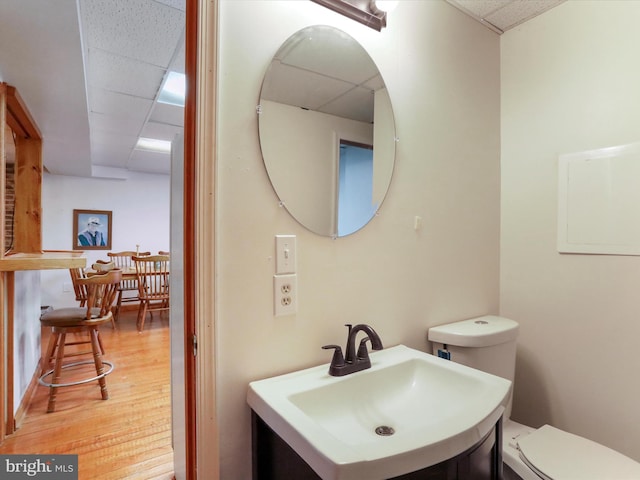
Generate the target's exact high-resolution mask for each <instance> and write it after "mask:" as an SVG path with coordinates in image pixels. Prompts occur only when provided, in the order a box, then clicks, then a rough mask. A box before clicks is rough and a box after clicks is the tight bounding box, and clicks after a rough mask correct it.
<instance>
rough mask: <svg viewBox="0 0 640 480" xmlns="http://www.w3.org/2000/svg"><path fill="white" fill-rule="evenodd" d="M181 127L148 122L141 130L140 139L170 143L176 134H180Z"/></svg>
mask: <svg viewBox="0 0 640 480" xmlns="http://www.w3.org/2000/svg"><path fill="white" fill-rule="evenodd" d="M182 131H183V129H182V127H177V126H175V125H167V124H166V123H156V122H148V123H147V124H146V125H145V126H144V128H143V129H142V133H141V134H140V136H141V137H145V138H157V139H158V140H168V141H170V142H172V141H173V140H174V138H175V136H176V135H177V134H178V133H182Z"/></svg>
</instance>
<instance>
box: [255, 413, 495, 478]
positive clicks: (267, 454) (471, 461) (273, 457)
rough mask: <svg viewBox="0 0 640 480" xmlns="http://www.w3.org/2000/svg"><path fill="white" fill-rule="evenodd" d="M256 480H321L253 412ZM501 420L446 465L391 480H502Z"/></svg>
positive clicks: (441, 464) (440, 464)
mask: <svg viewBox="0 0 640 480" xmlns="http://www.w3.org/2000/svg"><path fill="white" fill-rule="evenodd" d="M251 422H252V450H253V452H252V456H253V480H294V479H295V480H322V478H321V477H320V476H318V474H316V473H315V472H314V471H313V470H312V469H311V467H310V466H309V465H307V463H306V462H305V461H304V460H303V459H302V458H301V457H300V456H299V455H298V454H297V453H296V452H295V451H294V450H293V449H292V448H291V447H290V446H289V445H288V444H287V443H286V442H285V441H284V440H283V439H282V438H280V437H279V436H278V434H276V433H275V432H274V431H273V430H272V429H271V428H270V427H269V426H268V425H267V424H266V423H265V422H264V421H263V420H262V419H261V418H260V417H259V416H258V415H257V414H256V413H255V412H253V411H252V412H251ZM501 479H502V419H500V420H499V421H498V423H496V425H495V427H494V428H493V429H492V430H491V431H490V432H489V433H488V434H487V435H486V436H485V437H484V438H483V439H482V440H481V441H480V442H478V443H477V444H476V445H474V446H473V447H471V448H469V449H468V450H467V451H465V452H463V453H461V454H459V455H457V456H455V457H453V458H450V459H449V460H445V461H444V462H441V463H438V464H436V465H432V466H430V467H427V468H424V469H422V470H418V471H416V472H411V473H407V474H405V475H400V476H399V477H393V478H392V479H389V480H501ZM363 480H366V479H363Z"/></svg>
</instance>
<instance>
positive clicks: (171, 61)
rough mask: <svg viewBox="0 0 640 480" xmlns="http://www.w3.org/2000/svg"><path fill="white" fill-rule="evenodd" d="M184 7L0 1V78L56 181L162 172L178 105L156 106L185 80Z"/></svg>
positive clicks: (122, 0) (148, 2)
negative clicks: (156, 145)
mask: <svg viewBox="0 0 640 480" xmlns="http://www.w3.org/2000/svg"><path fill="white" fill-rule="evenodd" d="M184 26H185V0H55V1H42V0H0V45H2V48H0V80H1V81H4V82H6V83H9V84H11V85H13V86H15V87H16V88H17V89H18V91H19V93H20V95H21V96H22V98H23V99H24V101H25V103H26V104H27V106H28V108H29V110H30V111H31V113H32V115H33V117H34V118H35V119H36V122H37V123H38V126H39V127H40V130H41V131H42V134H43V139H44V143H43V163H44V166H45V168H46V169H47V170H48V171H49V172H51V173H54V174H64V175H76V176H98V177H114V178H119V177H122V178H124V177H126V172H127V171H129V170H131V171H141V172H151V173H161V174H168V173H169V167H170V156H169V155H168V154H163V153H157V152H150V151H143V150H139V149H136V148H135V145H136V141H137V139H138V137H139V136H143V137H150V138H156V139H161V140H169V141H171V140H173V139H174V137H175V135H176V134H177V133H179V132H181V131H182V125H183V115H184V113H183V108H182V107H177V106H173V105H168V104H162V103H158V102H157V97H158V94H159V89H160V87H161V86H162V84H163V82H164V80H165V77H166V74H167V72H168V71H170V70H174V71H177V72H180V73H184Z"/></svg>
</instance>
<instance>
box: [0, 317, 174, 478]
mask: <svg viewBox="0 0 640 480" xmlns="http://www.w3.org/2000/svg"><path fill="white" fill-rule="evenodd" d="M136 313H137V312H136V311H127V312H123V313H122V314H121V316H120V320H119V322H118V327H117V329H116V330H115V331H114V330H112V329H111V326H110V325H108V324H107V325H105V326H103V327H101V329H100V335H101V337H102V341H103V344H104V348H105V350H106V353H105V355H104V359H105V360H108V361H111V362H113V364H114V365H115V369H114V370H113V372H112V373H111V374H110V375H108V376H107V386H108V388H109V395H110V398H109V400H101V397H100V388H99V387H98V383H97V382H92V383H89V384H84V385H79V386H73V387H66V388H61V389H59V393H58V400H57V404H56V411H55V412H53V413H46V411H47V400H48V393H49V390H48V388H47V387H43V386H38V388H37V391H36V394H35V396H34V398H33V400H32V402H31V404H30V406H29V409H28V412H27V415H26V417H25V418H24V420H23V422H22V425H20V428H19V429H18V431H17V432H16V433H14V434H13V435H11V436H9V437H7V439H6V440H5V442H4V443H3V444H2V445H0V453H3V454H6V453H19V454H48V453H52V454H62V453H70V454H78V473H79V475H78V478H79V480H122V479H140V480H170V479H172V478H173V454H172V448H171V393H170V354H169V321H168V315H167V314H165V313H163V314H162V315H161V314H159V313H154V314H153V320H150V318H149V316H148V317H147V321H146V323H145V328H144V331H143V332H142V333H138V332H137V330H136V326H135V324H136ZM93 373H94V374H95V370H94V372H93Z"/></svg>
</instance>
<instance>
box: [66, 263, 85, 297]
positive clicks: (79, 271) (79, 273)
mask: <svg viewBox="0 0 640 480" xmlns="http://www.w3.org/2000/svg"><path fill="white" fill-rule="evenodd" d="M69 274H70V275H71V284H72V285H73V292H74V293H75V295H76V300H77V301H78V302H79V303H80V306H81V307H84V306H85V305H86V303H87V289H86V287H85V286H84V285H82V284H80V283H78V280H79V279H81V278H85V274H84V268H82V267H75V268H70V269H69Z"/></svg>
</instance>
